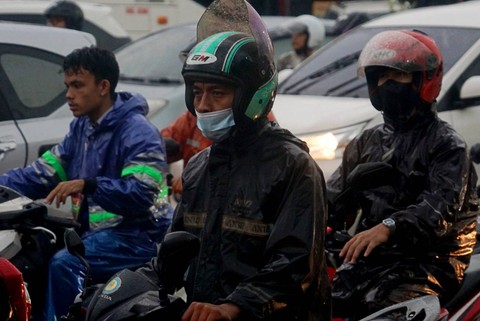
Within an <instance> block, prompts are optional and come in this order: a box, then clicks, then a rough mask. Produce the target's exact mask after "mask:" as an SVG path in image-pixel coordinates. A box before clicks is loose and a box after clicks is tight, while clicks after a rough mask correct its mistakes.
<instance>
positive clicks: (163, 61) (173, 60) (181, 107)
mask: <svg viewBox="0 0 480 321" xmlns="http://www.w3.org/2000/svg"><path fill="white" fill-rule="evenodd" d="M291 19H293V17H272V16H267V17H263V20H264V21H265V24H266V25H267V28H268V30H269V32H270V34H271V38H272V42H273V45H274V48H275V56H276V58H278V56H280V55H281V54H282V53H284V52H286V51H288V50H291V44H290V34H289V31H288V30H287V29H285V28H284V27H282V24H283V23H286V22H288V21H289V20H291ZM325 23H326V24H329V28H331V27H332V26H333V23H334V22H333V21H328V20H325ZM195 38H196V23H190V24H182V25H176V26H173V27H168V28H165V29H162V30H159V31H156V32H154V33H151V34H149V35H147V36H145V37H143V38H141V39H138V40H135V41H133V42H131V43H129V44H127V45H125V46H124V47H122V48H119V49H118V50H116V51H115V54H116V57H117V60H118V64H119V65H120V72H121V75H120V81H119V83H118V89H119V90H125V91H132V92H138V93H140V94H142V95H144V96H145V97H146V98H147V100H148V103H149V106H150V120H151V121H152V122H153V124H154V125H156V126H157V127H158V128H159V129H162V128H164V127H166V126H167V125H169V124H170V123H171V122H172V121H173V120H175V119H176V118H177V117H178V116H179V115H180V114H181V113H183V112H184V111H186V107H185V86H184V83H183V77H182V75H181V71H182V65H183V60H181V59H180V57H179V53H180V51H182V50H184V49H186V48H187V47H189V46H190V45H191V44H192V43H193V42H194V41H195Z"/></svg>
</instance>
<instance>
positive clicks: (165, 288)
mask: <svg viewBox="0 0 480 321" xmlns="http://www.w3.org/2000/svg"><path fill="white" fill-rule="evenodd" d="M65 243H66V246H67V249H68V251H69V252H70V253H71V254H72V255H74V256H76V257H78V258H79V259H80V261H81V262H82V263H83V264H84V266H85V267H86V269H87V275H88V274H89V264H88V262H87V261H86V260H85V259H84V255H85V247H84V246H83V243H82V241H81V239H80V237H79V236H78V234H77V233H76V232H75V231H74V230H71V229H69V230H67V231H65ZM199 249H200V241H199V239H198V238H197V237H196V236H194V235H192V234H190V233H187V232H182V231H178V232H171V233H168V234H166V235H165V238H164V240H163V242H162V243H160V245H159V247H158V252H157V257H156V264H155V265H154V266H155V268H154V271H153V272H152V273H156V276H157V277H158V280H159V282H158V283H155V282H154V281H152V279H151V278H149V277H148V276H147V275H146V274H144V273H142V272H139V271H140V270H136V271H131V270H129V269H124V270H122V271H120V272H118V273H116V274H115V275H113V276H112V277H111V278H110V280H109V281H108V282H107V283H106V284H97V285H90V284H88V280H89V278H88V276H87V278H86V279H85V285H84V290H83V292H82V293H81V294H80V295H79V297H77V299H76V302H74V304H73V305H72V306H71V307H70V309H69V312H68V314H67V315H66V316H63V317H62V320H64V321H66V320H68V321H80V320H82V321H83V320H89V321H102V320H105V321H106V320H111V321H113V320H115V321H130V320H138V321H150V320H152V321H153V320H180V318H181V316H182V315H183V313H184V311H185V310H186V308H187V304H186V303H185V301H184V300H183V299H182V298H181V297H180V296H179V295H175V294H174V292H175V291H176V290H178V287H179V285H180V284H182V280H183V275H184V273H185V271H186V270H187V267H188V264H189V262H190V260H191V259H192V258H193V257H194V256H196V255H197V253H198V251H199Z"/></svg>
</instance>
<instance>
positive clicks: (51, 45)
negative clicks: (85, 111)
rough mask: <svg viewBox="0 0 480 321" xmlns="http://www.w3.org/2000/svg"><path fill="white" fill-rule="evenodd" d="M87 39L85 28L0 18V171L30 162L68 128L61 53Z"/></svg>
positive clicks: (91, 40) (86, 42)
mask: <svg viewBox="0 0 480 321" xmlns="http://www.w3.org/2000/svg"><path fill="white" fill-rule="evenodd" d="M91 45H95V38H94V37H93V36H92V35H91V34H89V33H85V32H80V31H76V30H69V29H62V28H52V27H46V26H36V25H30V24H21V23H10V22H0V81H1V84H2V85H1V86H0V173H3V172H5V171H6V170H8V169H11V168H14V167H23V166H25V165H28V164H30V163H31V162H32V161H34V160H35V159H37V158H38V156H39V155H40V154H42V153H43V151H45V150H46V149H47V148H49V147H51V146H52V145H53V144H56V143H58V142H59V141H60V140H61V139H62V138H63V137H64V136H65V134H66V133H67V132H68V126H69V123H70V121H71V120H72V119H73V118H72V113H71V111H70V109H69V107H68V105H67V104H66V99H65V93H66V89H65V85H64V82H63V80H64V79H63V59H64V57H65V56H66V55H67V54H69V53H70V52H72V51H73V50H74V49H76V48H80V47H84V46H91Z"/></svg>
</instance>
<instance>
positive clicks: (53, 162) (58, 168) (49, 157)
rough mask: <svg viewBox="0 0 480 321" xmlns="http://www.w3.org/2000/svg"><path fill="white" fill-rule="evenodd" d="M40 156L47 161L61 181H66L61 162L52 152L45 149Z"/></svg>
mask: <svg viewBox="0 0 480 321" xmlns="http://www.w3.org/2000/svg"><path fill="white" fill-rule="evenodd" d="M42 158H43V159H45V160H46V161H47V163H48V164H50V166H52V167H53V169H54V170H55V172H56V173H57V175H58V177H60V180H62V182H65V181H67V174H66V173H65V170H64V169H63V166H62V164H61V163H60V162H59V161H58V159H57V158H56V157H55V155H53V154H52V152H51V151H46V152H45V153H43V155H42Z"/></svg>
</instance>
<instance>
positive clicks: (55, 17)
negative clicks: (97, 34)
mask: <svg viewBox="0 0 480 321" xmlns="http://www.w3.org/2000/svg"><path fill="white" fill-rule="evenodd" d="M44 16H45V18H46V19H47V25H49V26H52V27H58V28H68V29H75V30H82V27H83V11H82V9H81V8H80V7H79V6H78V4H76V3H75V2H74V1H70V0H60V1H57V2H54V3H53V4H52V5H51V6H49V7H48V8H47V9H46V10H45V12H44Z"/></svg>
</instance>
